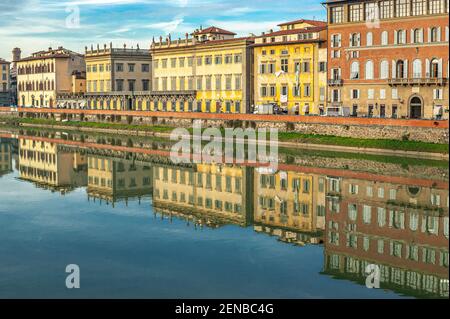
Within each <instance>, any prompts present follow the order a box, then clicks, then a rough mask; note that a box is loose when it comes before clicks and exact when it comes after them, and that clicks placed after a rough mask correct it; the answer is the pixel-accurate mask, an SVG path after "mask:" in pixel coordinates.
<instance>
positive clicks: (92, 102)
mask: <svg viewBox="0 0 450 319" xmlns="http://www.w3.org/2000/svg"><path fill="white" fill-rule="evenodd" d="M86 69H87V79H86V86H87V100H88V106H89V108H91V109H115V110H117V109H119V110H132V109H137V101H138V99H137V98H136V96H142V93H149V91H150V90H151V56H150V52H149V50H143V49H140V48H139V46H138V47H137V48H136V49H134V48H126V46H124V47H123V48H113V47H112V44H110V45H109V47H107V46H106V45H104V46H103V48H100V47H99V46H98V45H97V49H94V48H93V47H91V49H90V50H88V48H87V47H86ZM141 103H142V102H141ZM140 108H141V109H142V104H141V105H140Z"/></svg>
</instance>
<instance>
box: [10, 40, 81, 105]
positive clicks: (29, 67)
mask: <svg viewBox="0 0 450 319" xmlns="http://www.w3.org/2000/svg"><path fill="white" fill-rule="evenodd" d="M74 72H86V66H85V62H84V56H83V55H81V54H78V53H75V52H73V51H70V50H67V49H64V48H63V47H59V48H58V49H52V48H49V50H47V51H40V52H36V53H33V54H32V55H31V56H30V57H27V58H24V59H21V60H19V61H17V88H18V105H19V106H20V107H30V106H32V107H38V108H41V107H42V108H44V107H47V108H53V107H56V100H57V96H58V94H68V93H71V92H72V74H74Z"/></svg>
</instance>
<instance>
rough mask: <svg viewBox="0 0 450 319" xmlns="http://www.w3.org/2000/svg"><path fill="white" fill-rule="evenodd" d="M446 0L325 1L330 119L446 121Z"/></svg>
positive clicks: (447, 57) (447, 6) (447, 58)
mask: <svg viewBox="0 0 450 319" xmlns="http://www.w3.org/2000/svg"><path fill="white" fill-rule="evenodd" d="M448 3H449V2H448V0H383V1H349V0H330V1H327V2H326V6H327V10H328V22H329V25H328V43H329V45H328V59H329V63H328V74H329V76H328V78H329V99H328V100H329V103H328V107H327V111H328V114H329V115H336V114H340V115H353V116H361V117H381V118H383V117H389V118H425V119H441V118H448V99H449V88H448V76H449V72H448V63H449V62H448V60H449V53H448V44H449V42H448V37H449V31H448V23H449V19H448V13H449V11H448V10H449V5H448Z"/></svg>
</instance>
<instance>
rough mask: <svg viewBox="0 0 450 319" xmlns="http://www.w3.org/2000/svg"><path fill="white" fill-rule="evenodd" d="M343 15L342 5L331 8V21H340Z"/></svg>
mask: <svg viewBox="0 0 450 319" xmlns="http://www.w3.org/2000/svg"><path fill="white" fill-rule="evenodd" d="M343 17H344V7H332V8H331V21H330V22H331V23H342V22H343Z"/></svg>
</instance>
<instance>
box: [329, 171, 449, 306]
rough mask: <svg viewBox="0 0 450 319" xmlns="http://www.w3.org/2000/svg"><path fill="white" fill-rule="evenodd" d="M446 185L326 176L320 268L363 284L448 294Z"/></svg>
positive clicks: (413, 292) (407, 291)
mask: <svg viewBox="0 0 450 319" xmlns="http://www.w3.org/2000/svg"><path fill="white" fill-rule="evenodd" d="M448 205H449V197H448V189H437V188H435V187H419V186H414V185H408V184H406V185H401V184H393V183H388V182H379V181H371V180H358V179H352V178H328V179H327V205H326V209H327V212H326V217H327V218H326V219H327V221H326V235H327V239H326V242H325V250H324V251H325V267H324V273H326V274H330V275H332V276H334V277H337V278H346V279H350V280H354V281H357V282H361V284H365V278H366V275H365V269H366V266H367V265H369V264H376V265H378V266H379V267H380V271H381V286H382V288H388V289H392V290H395V291H397V292H401V293H404V294H407V295H413V296H427V295H429V296H432V297H435V296H439V297H448V261H449V257H448V239H449V237H448V236H449V225H448V222H449V214H448Z"/></svg>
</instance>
